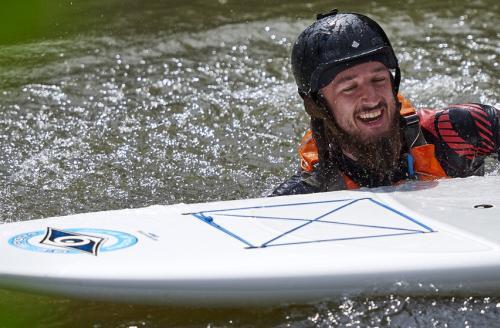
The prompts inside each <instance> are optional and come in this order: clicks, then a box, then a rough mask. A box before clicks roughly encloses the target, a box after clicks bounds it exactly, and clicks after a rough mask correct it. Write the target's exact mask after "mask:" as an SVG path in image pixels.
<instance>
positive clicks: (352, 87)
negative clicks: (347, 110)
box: [342, 84, 356, 93]
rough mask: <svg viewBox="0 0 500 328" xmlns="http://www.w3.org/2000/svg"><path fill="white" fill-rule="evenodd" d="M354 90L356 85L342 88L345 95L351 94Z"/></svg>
mask: <svg viewBox="0 0 500 328" xmlns="http://www.w3.org/2000/svg"><path fill="white" fill-rule="evenodd" d="M354 90H356V84H349V85H347V86H345V87H344V88H342V92H345V93H352V92H353V91H354Z"/></svg>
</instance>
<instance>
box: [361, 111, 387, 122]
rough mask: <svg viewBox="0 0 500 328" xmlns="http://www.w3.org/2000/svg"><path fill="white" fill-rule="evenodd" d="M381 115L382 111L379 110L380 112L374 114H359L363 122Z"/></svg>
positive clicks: (373, 112)
mask: <svg viewBox="0 0 500 328" xmlns="http://www.w3.org/2000/svg"><path fill="white" fill-rule="evenodd" d="M381 114H382V111H381V110H380V109H379V110H375V111H372V112H367V113H362V114H359V118H360V119H362V120H371V119H374V118H377V117H379V116H380V115H381Z"/></svg>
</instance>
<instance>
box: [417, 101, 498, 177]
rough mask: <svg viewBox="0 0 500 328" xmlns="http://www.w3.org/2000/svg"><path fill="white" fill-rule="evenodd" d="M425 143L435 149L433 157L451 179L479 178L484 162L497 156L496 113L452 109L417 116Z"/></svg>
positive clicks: (470, 108) (472, 108) (475, 106)
mask: <svg viewBox="0 0 500 328" xmlns="http://www.w3.org/2000/svg"><path fill="white" fill-rule="evenodd" d="M419 116H420V117H421V124H422V130H423V132H424V135H425V137H426V139H427V140H428V141H429V142H431V143H434V144H435V145H436V156H437V158H438V160H439V161H440V162H441V164H442V165H443V168H444V169H445V171H446V173H447V174H448V175H449V176H452V177H466V176H470V175H481V174H482V173H483V168H484V159H485V158H486V157H487V156H489V155H492V154H495V153H498V151H499V143H500V129H499V122H500V112H499V111H498V110H497V109H495V108H494V107H492V106H487V105H480V104H463V105H452V106H449V107H447V108H445V109H444V110H440V111H430V110H423V111H422V112H419Z"/></svg>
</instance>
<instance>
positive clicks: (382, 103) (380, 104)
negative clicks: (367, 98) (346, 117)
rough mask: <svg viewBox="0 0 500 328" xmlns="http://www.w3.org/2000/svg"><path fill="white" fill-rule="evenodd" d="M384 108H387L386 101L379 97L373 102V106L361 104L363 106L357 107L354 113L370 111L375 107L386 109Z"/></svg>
mask: <svg viewBox="0 0 500 328" xmlns="http://www.w3.org/2000/svg"><path fill="white" fill-rule="evenodd" d="M386 108H387V102H386V101H385V100H383V99H381V100H380V101H379V102H378V103H377V104H375V105H373V106H366V105H363V106H361V107H359V108H358V109H357V110H356V112H355V113H354V114H355V115H358V114H361V113H363V112H369V111H372V110H375V109H386Z"/></svg>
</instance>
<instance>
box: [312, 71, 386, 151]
mask: <svg viewBox="0 0 500 328" xmlns="http://www.w3.org/2000/svg"><path fill="white" fill-rule="evenodd" d="M320 93H321V95H322V96H323V98H324V99H325V101H326V103H327V105H328V107H329V110H330V111H331V113H332V114H333V117H334V118H335V121H336V122H337V125H338V126H339V127H340V128H341V129H343V130H344V131H345V132H347V133H348V134H349V135H352V136H357V137H358V140H362V141H364V142H373V141H375V140H378V139H380V138H383V137H385V136H386V135H387V134H388V133H390V132H391V125H392V122H393V120H394V116H395V115H396V103H395V100H394V94H393V91H392V85H391V80H390V72H389V70H388V69H387V67H386V66H385V65H384V64H382V63H380V62H367V63H363V64H359V65H356V66H353V67H351V68H349V69H346V70H344V71H342V72H340V73H339V74H338V75H337V76H336V77H335V78H334V79H333V80H332V81H331V82H330V83H329V84H328V85H327V86H325V87H324V88H322V89H321V90H320Z"/></svg>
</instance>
